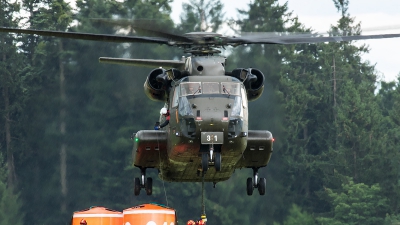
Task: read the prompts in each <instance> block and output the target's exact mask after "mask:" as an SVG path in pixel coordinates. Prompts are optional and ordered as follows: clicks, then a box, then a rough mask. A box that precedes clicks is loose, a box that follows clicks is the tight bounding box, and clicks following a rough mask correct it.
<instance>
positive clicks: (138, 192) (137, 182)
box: [134, 178, 140, 196]
mask: <svg viewBox="0 0 400 225" xmlns="http://www.w3.org/2000/svg"><path fill="white" fill-rule="evenodd" d="M134 192H135V195H136V196H138V195H139V194H140V179H139V178H135V191H134Z"/></svg>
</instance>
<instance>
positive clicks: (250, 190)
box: [247, 177, 254, 195]
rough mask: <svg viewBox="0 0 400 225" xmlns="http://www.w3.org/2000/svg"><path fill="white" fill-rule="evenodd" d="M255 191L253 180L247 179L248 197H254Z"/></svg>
mask: <svg viewBox="0 0 400 225" xmlns="http://www.w3.org/2000/svg"><path fill="white" fill-rule="evenodd" d="M253 190H254V186H253V179H251V177H249V178H247V195H252V194H253Z"/></svg>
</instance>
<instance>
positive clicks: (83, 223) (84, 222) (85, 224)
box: [79, 219, 87, 225]
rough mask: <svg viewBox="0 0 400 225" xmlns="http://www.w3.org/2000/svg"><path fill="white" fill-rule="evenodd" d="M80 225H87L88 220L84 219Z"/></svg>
mask: <svg viewBox="0 0 400 225" xmlns="http://www.w3.org/2000/svg"><path fill="white" fill-rule="evenodd" d="M79 224H80V225H87V223H86V220H85V219H82V220H81V222H80V223H79Z"/></svg>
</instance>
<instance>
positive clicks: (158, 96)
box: [144, 68, 168, 102]
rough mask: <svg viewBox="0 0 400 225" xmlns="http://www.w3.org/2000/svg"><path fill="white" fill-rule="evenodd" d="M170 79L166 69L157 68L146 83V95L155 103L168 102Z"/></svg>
mask: <svg viewBox="0 0 400 225" xmlns="http://www.w3.org/2000/svg"><path fill="white" fill-rule="evenodd" d="M167 87H168V79H167V73H166V70H165V69H162V68H157V69H154V70H152V71H151V72H150V74H149V75H148V76H147V79H146V81H145V82H144V93H146V95H147V97H149V98H150V99H151V100H153V101H164V102H165V101H167V99H168V90H167V89H168V88H167Z"/></svg>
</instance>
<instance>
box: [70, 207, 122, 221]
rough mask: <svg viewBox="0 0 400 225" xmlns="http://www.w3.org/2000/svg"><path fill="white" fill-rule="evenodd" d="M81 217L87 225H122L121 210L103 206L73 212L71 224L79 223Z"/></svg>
mask: <svg viewBox="0 0 400 225" xmlns="http://www.w3.org/2000/svg"><path fill="white" fill-rule="evenodd" d="M82 219H84V220H86V222H87V224H88V225H122V212H118V211H115V210H111V209H107V208H104V207H91V208H90V209H85V210H82V211H77V212H74V215H73V216H72V225H79V223H80V222H81V220H82Z"/></svg>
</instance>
